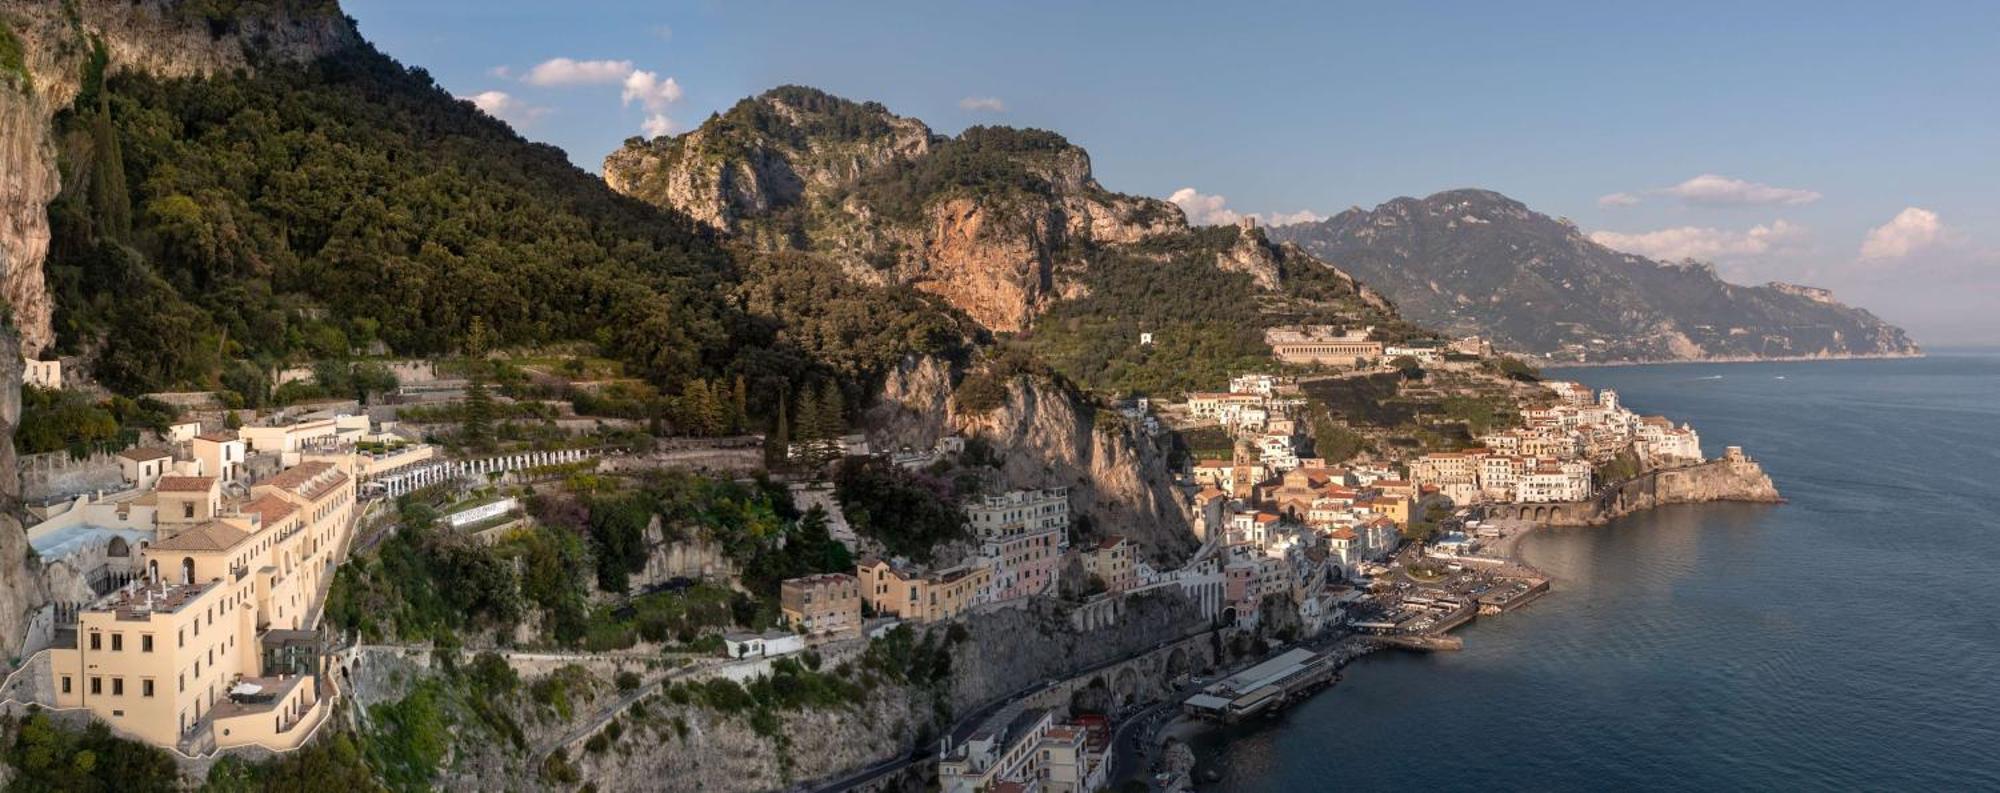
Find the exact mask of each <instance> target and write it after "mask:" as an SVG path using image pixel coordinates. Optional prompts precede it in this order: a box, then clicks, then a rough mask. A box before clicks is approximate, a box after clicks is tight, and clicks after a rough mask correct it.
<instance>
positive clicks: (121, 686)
mask: <svg viewBox="0 0 2000 793" xmlns="http://www.w3.org/2000/svg"><path fill="white" fill-rule="evenodd" d="M111 696H114V697H122V696H125V678H122V677H114V678H111Z"/></svg>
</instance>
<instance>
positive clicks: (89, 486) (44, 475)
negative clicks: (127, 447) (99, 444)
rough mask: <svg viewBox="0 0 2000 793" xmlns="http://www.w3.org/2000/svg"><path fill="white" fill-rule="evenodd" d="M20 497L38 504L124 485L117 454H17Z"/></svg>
mask: <svg viewBox="0 0 2000 793" xmlns="http://www.w3.org/2000/svg"><path fill="white" fill-rule="evenodd" d="M18 467H19V469H20V472H21V501H22V502H24V503H28V504H42V503H46V502H49V501H53V500H58V499H65V500H66V499H71V498H75V497H77V496H80V495H83V494H85V493H99V492H110V491H113V490H123V489H124V488H125V472H124V471H123V470H122V469H120V468H119V466H118V455H115V454H108V453H102V452H100V453H97V454H92V455H90V456H88V457H85V458H83V459H76V458H73V457H71V456H70V454H69V452H66V451H58V452H48V453H46V454H31V455H28V456H26V457H23V458H21V461H20V464H19V466H18Z"/></svg>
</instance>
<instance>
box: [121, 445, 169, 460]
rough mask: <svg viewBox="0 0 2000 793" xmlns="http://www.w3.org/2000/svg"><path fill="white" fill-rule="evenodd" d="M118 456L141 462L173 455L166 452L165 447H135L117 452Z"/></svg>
mask: <svg viewBox="0 0 2000 793" xmlns="http://www.w3.org/2000/svg"><path fill="white" fill-rule="evenodd" d="M118 456H119V457H123V458H125V459H127V460H136V461H138V462H142V463H143V462H145V461H147V460H158V459H160V458H162V457H172V456H173V455H171V454H168V453H167V450H165V449H150V448H137V449H126V450H125V451H122V452H119V453H118Z"/></svg>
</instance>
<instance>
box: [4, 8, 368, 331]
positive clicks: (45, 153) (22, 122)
mask: <svg viewBox="0 0 2000 793" xmlns="http://www.w3.org/2000/svg"><path fill="white" fill-rule="evenodd" d="M0 24H7V25H9V29H10V30H11V31H12V33H13V34H14V36H15V37H16V38H18V39H20V41H21V45H22V50H23V55H24V59H25V67H26V70H27V73H28V80H27V84H26V85H20V84H17V83H16V82H13V81H8V80H0V299H4V300H5V301H6V303H7V305H8V306H9V307H10V308H11V310H12V312H13V322H14V325H15V326H16V327H17V328H19V329H20V334H21V348H22V351H23V352H24V353H26V354H28V355H31V356H32V355H34V354H36V353H38V352H40V351H41V350H42V349H43V348H44V347H47V346H48V345H49V343H50V342H51V341H53V340H54V331H53V329H52V327H51V325H50V320H51V318H52V316H53V313H54V301H53V300H52V299H51V297H50V296H49V294H48V289H47V287H46V285H45V281H44V279H43V276H42V262H43V261H44V260H45V259H46V258H47V256H48V250H49V221H48V205H49V202H50V201H53V200H55V198H56V194H57V193H58V192H59V191H60V190H61V189H62V179H61V175H60V174H59V173H58V171H57V167H56V142H55V140H54V137H53V134H52V127H51V122H52V121H53V120H54V118H55V116H56V114H57V113H59V112H61V111H62V110H63V109H64V108H67V107H69V105H70V103H71V102H73V101H75V100H76V97H77V93H78V92H79V91H81V90H82V88H83V80H84V77H85V72H86V71H87V70H88V69H89V65H90V61H91V59H92V56H93V50H94V49H95V48H96V47H99V46H101V47H102V48H103V52H104V56H105V66H104V68H105V72H106V73H107V74H117V73H119V72H139V73H145V74H152V75H156V76H161V77H188V76H195V75H208V74H215V73H218V72H227V71H231V70H236V69H246V68H253V67H254V65H255V64H256V63H257V62H259V61H265V60H305V59H310V58H314V57H318V56H319V55H322V54H325V53H328V52H332V51H335V50H337V49H340V48H343V47H348V46H352V45H354V44H356V43H358V42H359V41H360V38H359V36H358V35H357V34H356V33H355V31H354V28H353V27H352V26H351V25H349V24H348V23H347V19H346V17H345V16H343V15H342V14H341V13H340V9H339V7H338V6H337V5H335V4H334V3H331V2H323V1H316V0H290V2H276V3H268V4H263V5H262V6H260V10H259V12H258V13H256V14H242V15H239V16H235V17H229V18H226V19H211V18H209V17H206V16H204V15H202V14H199V13H196V12H193V11H190V10H189V9H188V8H187V7H186V4H181V3H173V2H167V0H74V2H55V1H54V0H4V2H0Z"/></svg>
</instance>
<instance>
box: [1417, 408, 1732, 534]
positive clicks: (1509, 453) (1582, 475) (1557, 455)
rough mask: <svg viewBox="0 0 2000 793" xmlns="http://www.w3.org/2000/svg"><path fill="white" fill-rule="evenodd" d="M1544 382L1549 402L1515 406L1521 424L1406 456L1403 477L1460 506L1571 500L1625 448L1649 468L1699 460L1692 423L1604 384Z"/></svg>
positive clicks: (1584, 494) (1586, 494)
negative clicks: (1465, 444) (1632, 404)
mask: <svg viewBox="0 0 2000 793" xmlns="http://www.w3.org/2000/svg"><path fill="white" fill-rule="evenodd" d="M1544 385H1545V386H1546V387H1547V388H1548V389H1549V390H1550V391H1551V392H1553V393H1554V395H1555V399H1554V401H1553V403H1552V404H1548V405H1541V406H1536V407H1530V408H1526V409H1524V410H1522V412H1521V419H1522V426H1520V427H1515V428H1512V429H1507V430H1502V431H1499V432H1493V433H1488V434H1486V435H1482V436H1480V437H1479V438H1478V441H1479V446H1478V447H1476V448H1472V449H1466V450H1462V451H1449V452H1432V453H1430V454H1426V455H1424V456H1422V457H1418V458H1416V459H1414V460H1411V461H1410V465H1409V467H1410V478H1411V479H1413V480H1415V481H1416V482H1417V483H1418V484H1420V485H1422V486H1425V487H1435V488H1436V489H1437V490H1438V491H1439V492H1441V493H1443V494H1444V495H1445V496H1447V497H1449V498H1451V499H1452V500H1453V501H1454V502H1457V503H1460V504H1469V503H1478V502H1501V503H1557V502H1573V501H1584V500H1587V499H1589V498H1590V495H1591V493H1592V492H1593V490H1592V488H1593V480H1592V476H1593V473H1594V471H1595V464H1597V463H1604V462H1608V461H1610V460H1612V459H1615V458H1616V457H1618V456H1619V455H1620V454H1623V453H1625V452H1627V451H1630V452H1632V453H1633V454H1635V455H1637V457H1638V460H1639V462H1640V463H1641V464H1642V465H1644V466H1646V467H1649V468H1650V467H1661V466H1669V465H1678V464H1684V463H1691V462H1700V461H1701V459H1702V453H1701V438H1700V436H1699V435H1697V434H1696V433H1695V431H1694V428H1693V427H1690V426H1688V425H1686V424H1682V425H1680V426H1675V425H1674V423H1673V422H1672V421H1669V420H1667V419H1666V418H1665V417H1662V416H1641V415H1638V414H1636V413H1634V412H1632V411H1631V410H1628V409H1626V408H1625V407H1624V406H1622V405H1620V404H1618V392H1616V391H1613V390H1611V389H1608V388H1607V389H1604V390H1603V391H1600V392H1595V393H1593V392H1592V391H1591V389H1590V388H1589V387H1588V386H1585V385H1583V384H1581V383H1574V382H1549V383H1545V384H1544Z"/></svg>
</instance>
